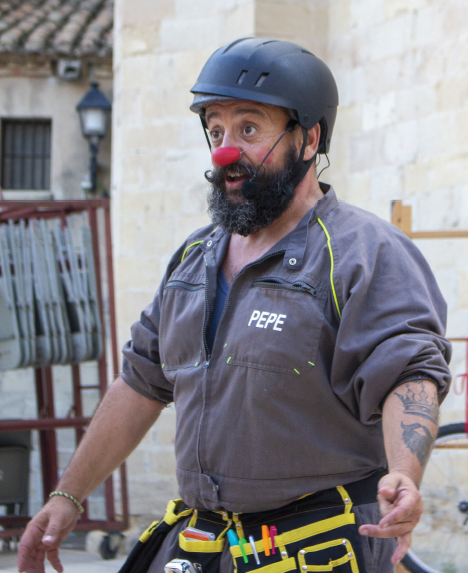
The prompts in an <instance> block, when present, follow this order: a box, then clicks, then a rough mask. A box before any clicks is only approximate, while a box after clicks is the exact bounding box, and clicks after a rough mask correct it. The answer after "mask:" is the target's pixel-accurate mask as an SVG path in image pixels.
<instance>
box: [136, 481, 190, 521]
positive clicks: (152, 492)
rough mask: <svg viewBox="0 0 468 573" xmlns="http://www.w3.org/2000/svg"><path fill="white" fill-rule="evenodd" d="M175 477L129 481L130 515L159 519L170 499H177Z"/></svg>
mask: <svg viewBox="0 0 468 573" xmlns="http://www.w3.org/2000/svg"><path fill="white" fill-rule="evenodd" d="M178 497H179V496H178V494H177V483H176V481H175V479H171V478H164V479H155V480H151V481H146V482H145V481H143V482H139V481H138V482H137V481H135V480H131V481H130V482H129V501H130V512H131V514H132V515H139V516H148V517H149V518H150V519H151V520H154V519H160V518H161V517H162V516H164V514H165V512H166V506H167V504H168V502H169V500H171V499H177V498H178Z"/></svg>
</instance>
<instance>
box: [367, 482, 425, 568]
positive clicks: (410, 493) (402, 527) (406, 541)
mask: <svg viewBox="0 0 468 573" xmlns="http://www.w3.org/2000/svg"><path fill="white" fill-rule="evenodd" d="M377 500H378V502H379V505H380V513H381V514H382V516H383V517H382V519H381V520H380V522H379V524H378V525H372V524H365V525H361V527H360V528H359V533H360V534H361V535H369V536H370V537H397V538H398V545H397V547H396V549H395V552H394V554H393V556H392V563H393V565H396V564H397V563H399V562H400V561H401V560H402V559H403V557H404V556H405V554H406V552H407V551H408V549H409V548H410V545H411V532H412V531H413V529H414V528H415V527H416V524H417V523H418V521H419V518H420V517H421V513H422V509H423V506H422V500H421V494H420V493H419V490H418V488H417V487H416V484H415V483H414V481H413V480H412V479H411V478H410V477H408V476H407V475H405V474H403V473H401V472H398V471H395V472H391V473H389V474H388V475H386V476H384V477H383V478H382V479H381V480H380V482H379V490H378V492H377Z"/></svg>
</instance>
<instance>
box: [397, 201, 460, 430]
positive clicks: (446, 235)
mask: <svg viewBox="0 0 468 573" xmlns="http://www.w3.org/2000/svg"><path fill="white" fill-rule="evenodd" d="M392 223H393V225H395V226H396V227H398V228H399V229H400V231H403V233H405V235H406V236H407V237H409V238H410V239H412V240H414V239H468V231H466V230H463V229H457V230H452V231H413V230H412V208H411V205H403V201H392ZM449 340H450V342H464V343H465V345H466V369H467V373H465V374H460V375H459V376H457V379H458V378H462V384H461V389H460V390H458V389H457V388H456V387H455V388H454V391H455V393H456V394H457V395H461V394H462V393H463V390H465V396H466V401H465V431H466V433H467V434H468V337H466V338H449Z"/></svg>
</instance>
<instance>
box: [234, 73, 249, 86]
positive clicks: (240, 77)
mask: <svg viewBox="0 0 468 573" xmlns="http://www.w3.org/2000/svg"><path fill="white" fill-rule="evenodd" d="M247 72H248V70H242V71H241V73H240V76H239V77H238V78H237V82H236V83H237V84H238V85H241V83H242V82H243V81H244V78H245V76H246V75H247Z"/></svg>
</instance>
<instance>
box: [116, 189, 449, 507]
mask: <svg viewBox="0 0 468 573" xmlns="http://www.w3.org/2000/svg"><path fill="white" fill-rule="evenodd" d="M322 188H323V190H324V191H326V194H325V195H324V197H323V198H322V199H320V201H318V203H317V204H316V206H315V207H314V208H313V209H312V210H311V211H310V212H309V213H307V214H306V215H305V217H304V218H303V219H302V221H301V222H300V223H299V224H298V226H297V227H296V229H295V230H294V231H292V232H291V233H290V234H289V235H287V236H286V237H284V238H283V239H282V240H280V241H279V242H278V243H277V244H276V245H275V246H274V247H272V248H271V249H270V250H269V251H268V252H267V253H266V254H265V255H263V256H262V257H261V258H260V259H258V260H256V261H255V262H253V263H251V264H249V265H247V266H245V267H244V268H243V269H242V271H241V272H240V273H239V274H238V275H237V277H236V278H235V280H234V281H233V283H232V285H231V288H230V291H229V295H228V298H227V301H226V305H225V309H224V313H223V315H222V317H221V320H220V322H219V327H218V331H217V334H216V338H215V340H214V344H213V349H212V353H211V354H210V352H209V350H208V347H207V343H206V333H207V327H208V324H209V320H210V315H211V313H212V311H213V305H214V300H215V295H216V277H217V271H218V268H219V267H220V266H221V264H222V261H223V259H224V256H225V253H226V249H227V246H228V243H229V235H228V234H226V233H225V232H224V231H223V230H222V229H217V230H215V231H212V229H213V226H211V227H207V228H204V229H201V230H199V231H197V232H196V233H194V234H193V235H192V236H191V237H189V239H188V240H187V242H186V243H184V245H183V246H182V247H181V248H180V249H179V250H178V251H177V252H176V253H175V255H174V257H173V258H172V260H171V262H170V264H169V267H168V270H167V273H166V275H165V277H164V279H163V281H162V284H161V286H160V288H159V291H158V292H157V294H156V297H155V299H154V301H153V302H152V304H150V305H149V306H148V307H147V308H146V309H145V310H144V311H143V313H142V315H141V319H140V321H139V322H136V323H135V324H134V325H133V327H132V340H131V341H130V342H128V343H127V344H126V346H125V347H124V350H123V352H124V363H123V374H122V376H123V378H124V380H125V381H126V382H127V384H129V385H130V386H131V387H132V388H134V389H135V390H136V391H137V392H140V393H141V394H143V395H144V396H146V397H148V398H151V399H156V400H160V401H162V402H164V403H170V402H172V401H174V402H175V406H176V412H177V431H176V441H175V451H176V458H177V479H178V483H179V492H180V495H181V497H182V499H183V500H184V501H185V502H186V503H187V504H188V505H189V506H191V507H195V508H206V509H210V510H220V509H226V510H228V511H238V512H254V511H264V510H269V509H274V508H277V507H280V506H282V505H285V504H287V503H289V502H290V501H292V500H294V499H297V498H298V497H300V496H301V495H304V494H306V493H310V492H312V491H318V490H322V489H326V488H329V487H333V486H336V485H340V484H343V485H345V484H346V483H349V482H352V481H356V480H358V479H360V478H364V477H367V476H368V475H369V474H370V473H372V472H373V471H374V470H375V469H377V468H382V467H385V466H386V459H385V452H384V445H383V439H382V429H381V424H380V419H381V408H382V403H383V401H384V400H385V398H386V396H387V394H388V393H389V392H390V391H391V390H392V388H394V387H395V386H396V385H398V384H401V383H402V382H405V381H408V380H411V379H416V378H418V377H419V378H421V377H423V378H429V379H431V380H433V381H434V382H436V383H437V385H438V388H439V396H440V398H441V399H442V398H443V397H444V396H445V394H446V392H447V391H448V384H449V382H450V372H449V370H448V367H447V362H448V360H449V357H450V344H449V342H448V341H447V340H446V339H445V338H444V332H445V321H446V304H445V302H444V300H443V298H442V296H441V294H440V291H439V289H438V287H437V284H436V282H435V279H434V277H433V275H432V272H431V271H430V269H429V267H428V265H427V263H426V261H425V259H424V258H423V256H422V255H421V253H420V252H419V250H418V249H417V248H416V247H415V246H414V245H413V243H412V242H411V241H410V240H409V239H408V238H407V237H406V236H405V235H404V234H403V233H401V232H400V231H399V230H398V229H397V228H396V227H394V226H393V225H390V224H389V223H386V222H385V221H382V220H381V219H379V218H378V217H376V216H375V215H372V214H370V213H368V212H366V211H363V210H361V209H358V208H356V207H353V206H351V205H348V204H346V203H343V202H338V201H337V199H336V195H335V192H334V191H333V189H332V188H331V187H329V186H323V187H322ZM210 231H212V232H210Z"/></svg>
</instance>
